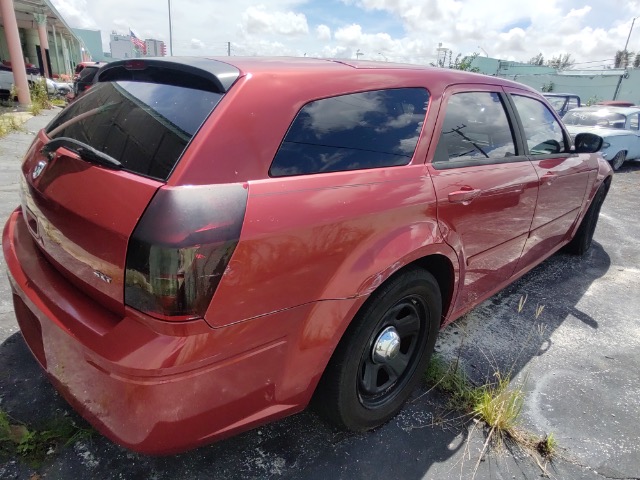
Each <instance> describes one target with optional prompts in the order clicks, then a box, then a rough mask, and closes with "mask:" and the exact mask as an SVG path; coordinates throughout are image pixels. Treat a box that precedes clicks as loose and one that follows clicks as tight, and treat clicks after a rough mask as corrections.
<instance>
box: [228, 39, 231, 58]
mask: <svg viewBox="0 0 640 480" xmlns="http://www.w3.org/2000/svg"><path fill="white" fill-rule="evenodd" d="M230 56H231V42H227V57H230Z"/></svg>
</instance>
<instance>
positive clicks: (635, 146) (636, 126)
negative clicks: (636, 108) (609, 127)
mask: <svg viewBox="0 0 640 480" xmlns="http://www.w3.org/2000/svg"><path fill="white" fill-rule="evenodd" d="M626 128H627V129H628V130H630V131H631V133H633V134H634V135H635V137H631V145H630V146H629V152H628V153H627V159H629V160H630V159H634V158H640V113H632V114H631V115H629V116H628V117H627V125H626Z"/></svg>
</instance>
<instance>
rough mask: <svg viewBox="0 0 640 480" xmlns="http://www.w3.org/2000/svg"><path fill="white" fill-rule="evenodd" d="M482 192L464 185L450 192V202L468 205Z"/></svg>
mask: <svg viewBox="0 0 640 480" xmlns="http://www.w3.org/2000/svg"><path fill="white" fill-rule="evenodd" d="M480 193H482V190H479V189H477V188H472V187H462V188H461V189H460V190H458V191H456V192H451V193H449V202H450V203H463V204H465V205H468V204H469V203H471V201H472V200H473V199H474V198H476V197H477V196H478V195H480Z"/></svg>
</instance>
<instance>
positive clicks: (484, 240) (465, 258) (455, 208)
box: [428, 85, 538, 311]
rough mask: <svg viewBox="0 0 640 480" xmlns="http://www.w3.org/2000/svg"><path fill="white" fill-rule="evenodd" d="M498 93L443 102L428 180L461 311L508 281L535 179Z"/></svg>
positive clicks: (460, 94)
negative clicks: (455, 263) (456, 274)
mask: <svg viewBox="0 0 640 480" xmlns="http://www.w3.org/2000/svg"><path fill="white" fill-rule="evenodd" d="M508 109H509V107H508V104H507V100H506V96H505V94H504V92H503V91H502V89H501V88H500V87H497V86H483V85H458V86H455V87H452V88H449V89H448V90H447V91H446V92H445V94H444V96H443V100H442V106H441V108H440V111H439V114H438V122H437V125H436V129H435V133H436V135H439V138H438V142H437V144H436V145H437V146H436V147H435V148H434V147H432V148H434V150H433V154H432V158H431V162H430V163H428V168H429V172H430V174H431V178H432V181H433V184H434V187H435V191H436V196H437V214H438V225H439V227H440V229H441V232H442V234H443V237H444V239H445V241H446V242H447V243H448V244H449V245H451V246H452V247H453V248H454V249H455V250H456V252H457V253H458V256H459V258H460V275H461V288H460V289H459V292H458V295H457V299H456V303H455V307H454V309H455V310H456V311H460V310H464V309H465V308H466V307H469V306H471V305H473V304H475V303H477V302H479V301H481V300H482V299H484V298H486V297H488V296H489V295H491V294H492V293H493V292H495V291H496V290H497V289H499V288H501V287H502V286H503V285H504V283H505V282H506V281H507V279H508V278H509V277H510V276H511V275H512V273H513V271H514V270H515V267H516V265H517V262H518V259H519V258H520V255H521V253H522V249H523V247H524V245H525V242H526V239H527V236H528V234H529V227H530V225H531V221H532V218H533V213H534V208H535V204H536V197H537V192H538V177H537V175H536V172H535V169H534V168H533V166H532V165H531V162H530V161H529V159H528V158H527V157H526V156H525V155H524V151H523V146H522V145H521V141H520V140H518V136H517V135H515V131H514V127H515V125H514V124H513V122H512V120H511V119H510V117H509V114H508V111H509V110H508Z"/></svg>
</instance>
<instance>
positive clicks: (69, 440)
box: [0, 409, 94, 467]
mask: <svg viewBox="0 0 640 480" xmlns="http://www.w3.org/2000/svg"><path fill="white" fill-rule="evenodd" d="M93 434H94V430H93V429H91V428H84V427H80V426H78V425H76V424H75V423H74V422H73V420H71V419H70V418H67V417H62V418H59V419H56V420H54V421H52V422H50V423H49V424H48V425H47V426H46V428H44V429H43V430H35V429H31V428H29V427H28V426H27V425H25V424H23V423H22V422H19V421H16V420H14V419H12V418H11V417H10V416H9V415H8V414H7V413H6V412H5V411H3V410H1V409H0V459H3V458H10V457H15V456H20V457H22V458H23V459H24V460H25V461H26V462H27V463H29V464H30V465H32V466H35V467H37V466H39V465H41V464H42V463H43V462H44V460H45V458H46V457H47V455H50V454H51V453H54V452H56V451H57V450H59V449H61V448H64V447H66V446H68V445H72V444H74V443H75V442H77V441H79V440H82V439H87V438H90V437H91V436H92V435H93Z"/></svg>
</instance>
